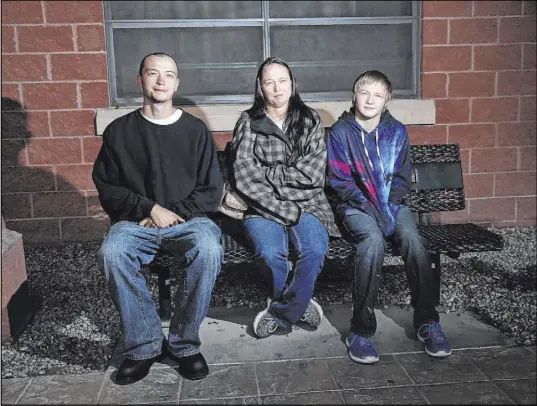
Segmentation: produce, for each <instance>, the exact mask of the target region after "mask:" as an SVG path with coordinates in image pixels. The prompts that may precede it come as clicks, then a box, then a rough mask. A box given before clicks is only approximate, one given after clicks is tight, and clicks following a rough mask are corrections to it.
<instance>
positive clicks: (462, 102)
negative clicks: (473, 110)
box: [436, 99, 470, 124]
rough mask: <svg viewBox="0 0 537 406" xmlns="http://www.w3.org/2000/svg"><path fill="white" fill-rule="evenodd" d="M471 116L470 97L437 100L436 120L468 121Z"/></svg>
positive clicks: (449, 121)
mask: <svg viewBox="0 0 537 406" xmlns="http://www.w3.org/2000/svg"><path fill="white" fill-rule="evenodd" d="M469 117H470V101H469V100H468V99H440V100H436V122H437V123H438V124H445V123H467V122H468V120H469Z"/></svg>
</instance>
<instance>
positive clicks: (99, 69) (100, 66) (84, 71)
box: [50, 53, 107, 80]
mask: <svg viewBox="0 0 537 406" xmlns="http://www.w3.org/2000/svg"><path fill="white" fill-rule="evenodd" d="M50 59H51V64H52V78H53V79H54V80H106V79H107V72H106V69H107V67H106V55H105V54H103V53H95V54H53V55H51V56H50Z"/></svg>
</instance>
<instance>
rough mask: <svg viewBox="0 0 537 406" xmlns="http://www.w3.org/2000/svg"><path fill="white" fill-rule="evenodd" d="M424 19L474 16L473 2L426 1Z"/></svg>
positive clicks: (424, 3)
mask: <svg viewBox="0 0 537 406" xmlns="http://www.w3.org/2000/svg"><path fill="white" fill-rule="evenodd" d="M422 4H423V17H465V16H471V15H472V2H471V1H424V2H423V3H422Z"/></svg>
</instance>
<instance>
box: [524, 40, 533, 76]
mask: <svg viewBox="0 0 537 406" xmlns="http://www.w3.org/2000/svg"><path fill="white" fill-rule="evenodd" d="M523 47H524V56H523V60H522V69H535V68H537V62H536V59H537V58H536V57H537V55H536V53H537V48H536V47H535V44H524V45H523ZM534 73H535V72H534Z"/></svg>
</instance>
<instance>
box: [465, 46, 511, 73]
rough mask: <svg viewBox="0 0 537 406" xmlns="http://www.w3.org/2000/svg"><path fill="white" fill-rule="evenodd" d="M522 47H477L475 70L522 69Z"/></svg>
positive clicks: (475, 48)
mask: <svg viewBox="0 0 537 406" xmlns="http://www.w3.org/2000/svg"><path fill="white" fill-rule="evenodd" d="M521 58H522V45H520V44H512V45H476V46H475V47H474V69H475V70H491V71H497V70H509V69H520V66H521Z"/></svg>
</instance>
